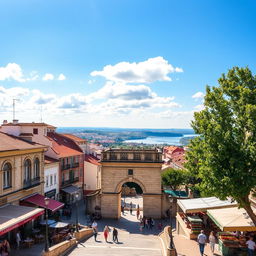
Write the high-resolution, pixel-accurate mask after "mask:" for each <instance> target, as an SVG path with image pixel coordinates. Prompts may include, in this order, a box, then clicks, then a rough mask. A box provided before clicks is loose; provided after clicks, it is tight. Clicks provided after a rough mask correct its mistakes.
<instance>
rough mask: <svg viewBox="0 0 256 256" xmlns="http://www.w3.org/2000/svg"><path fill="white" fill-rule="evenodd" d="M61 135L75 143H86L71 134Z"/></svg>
mask: <svg viewBox="0 0 256 256" xmlns="http://www.w3.org/2000/svg"><path fill="white" fill-rule="evenodd" d="M62 135H63V136H65V137H68V138H69V139H71V140H73V141H75V142H86V140H85V139H82V138H80V137H77V136H75V135H73V134H70V133H62Z"/></svg>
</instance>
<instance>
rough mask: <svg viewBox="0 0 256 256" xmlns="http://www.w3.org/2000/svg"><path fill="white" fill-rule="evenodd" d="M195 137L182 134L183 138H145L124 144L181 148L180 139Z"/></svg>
mask: <svg viewBox="0 0 256 256" xmlns="http://www.w3.org/2000/svg"><path fill="white" fill-rule="evenodd" d="M194 136H196V135H193V134H184V136H183V137H156V136H152V137H147V138H145V139H138V140H125V141H124V142H125V143H143V144H151V145H155V144H168V145H176V146H182V144H181V143H180V139H181V138H184V137H191V138H193V137H194Z"/></svg>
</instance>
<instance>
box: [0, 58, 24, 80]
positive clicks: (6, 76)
mask: <svg viewBox="0 0 256 256" xmlns="http://www.w3.org/2000/svg"><path fill="white" fill-rule="evenodd" d="M0 80H1V81H4V80H15V81H17V82H25V81H26V79H25V78H24V76H23V72H22V69H21V67H20V65H18V64H16V63H8V64H7V65H6V66H5V67H0Z"/></svg>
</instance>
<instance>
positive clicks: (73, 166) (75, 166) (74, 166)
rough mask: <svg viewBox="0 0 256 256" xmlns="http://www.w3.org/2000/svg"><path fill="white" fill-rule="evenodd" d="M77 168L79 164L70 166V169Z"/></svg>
mask: <svg viewBox="0 0 256 256" xmlns="http://www.w3.org/2000/svg"><path fill="white" fill-rule="evenodd" d="M78 166H79V163H73V164H71V167H72V168H77V167H78Z"/></svg>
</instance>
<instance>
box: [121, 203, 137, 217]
mask: <svg viewBox="0 0 256 256" xmlns="http://www.w3.org/2000/svg"><path fill="white" fill-rule="evenodd" d="M132 207H133V204H132V201H131V202H130V203H129V211H130V214H131V215H132V213H133V208H132ZM124 211H125V203H124V202H122V203H121V212H122V214H124ZM136 215H137V219H139V216H140V206H139V205H137V208H136Z"/></svg>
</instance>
